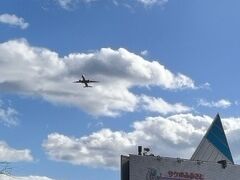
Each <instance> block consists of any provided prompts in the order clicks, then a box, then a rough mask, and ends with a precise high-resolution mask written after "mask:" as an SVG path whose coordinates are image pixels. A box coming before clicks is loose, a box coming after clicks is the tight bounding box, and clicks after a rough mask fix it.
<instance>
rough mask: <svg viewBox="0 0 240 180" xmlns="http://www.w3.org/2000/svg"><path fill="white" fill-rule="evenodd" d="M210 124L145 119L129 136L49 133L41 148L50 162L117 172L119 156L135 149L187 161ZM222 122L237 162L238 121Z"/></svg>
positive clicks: (187, 118)
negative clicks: (78, 136) (145, 148)
mask: <svg viewBox="0 0 240 180" xmlns="http://www.w3.org/2000/svg"><path fill="white" fill-rule="evenodd" d="M212 121H213V119H212V118H211V117H209V116H206V115H203V116H198V115H193V114H177V115H173V116H169V117H161V116H159V117H148V118H146V119H145V120H143V121H137V122H134V123H133V126H132V127H133V130H132V131H130V132H124V131H112V130H111V129H102V130H100V131H97V132H94V133H92V134H90V135H88V136H82V137H80V138H76V137H68V136H65V135H63V134H59V133H52V134H49V135H48V138H47V139H46V140H45V141H44V142H43V147H44V149H45V151H46V153H47V154H48V156H49V157H50V158H51V159H52V160H56V161H63V162H68V163H72V164H76V165H85V166H90V167H105V168H118V167H119V158H120V155H121V154H129V153H134V152H136V153H137V146H138V145H143V146H144V147H150V148H151V150H152V152H153V153H155V155H161V156H171V157H182V158H190V157H191V155H192V153H193V152H194V150H195V149H196V147H197V145H198V144H199V143H200V140H201V138H202V137H203V135H204V134H205V133H206V131H207V129H208V128H209V126H210V124H211V123H212ZM222 122H223V126H224V128H225V132H226V134H227V137H228V140H229V144H230V147H231V149H232V152H233V156H234V158H235V159H236V160H237V161H239V160H240V159H239V158H237V157H239V156H238V154H239V147H240V141H239V137H240V118H233V117H230V118H223V119H222ZM113 142H114V143H113Z"/></svg>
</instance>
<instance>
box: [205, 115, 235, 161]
mask: <svg viewBox="0 0 240 180" xmlns="http://www.w3.org/2000/svg"><path fill="white" fill-rule="evenodd" d="M205 137H206V139H207V140H208V141H209V142H211V143H212V144H213V145H214V146H215V148H217V149H218V150H219V151H220V152H221V153H222V154H223V155H224V156H226V157H227V158H228V159H229V160H230V161H231V162H232V163H233V164H234V162H233V158H232V154H231V151H230V148H229V146H228V142H227V138H226V135H225V133H224V129H223V126H222V122H221V119H220V116H219V114H217V115H216V117H215V119H214V121H213V123H212V125H211V126H210V128H209V129H208V132H207V134H206V136H205Z"/></svg>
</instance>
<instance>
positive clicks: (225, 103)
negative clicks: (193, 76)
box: [198, 99, 232, 108]
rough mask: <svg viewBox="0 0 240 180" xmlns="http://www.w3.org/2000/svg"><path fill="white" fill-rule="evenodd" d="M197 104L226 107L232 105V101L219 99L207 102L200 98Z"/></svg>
mask: <svg viewBox="0 0 240 180" xmlns="http://www.w3.org/2000/svg"><path fill="white" fill-rule="evenodd" d="M198 105H199V106H206V107H216V108H228V107H230V106H231V105H232V103H231V102H230V101H229V100H226V99H221V100H219V101H216V102H215V101H211V102H208V101H206V100H204V99H200V100H199V102H198Z"/></svg>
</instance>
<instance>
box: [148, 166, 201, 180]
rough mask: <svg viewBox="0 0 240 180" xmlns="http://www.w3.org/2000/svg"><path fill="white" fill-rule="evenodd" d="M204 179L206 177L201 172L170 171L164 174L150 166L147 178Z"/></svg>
mask: <svg viewBox="0 0 240 180" xmlns="http://www.w3.org/2000/svg"><path fill="white" fill-rule="evenodd" d="M167 179H169V180H204V177H203V175H202V174H200V173H193V172H177V171H168V172H167V175H165V176H163V175H162V173H160V172H159V171H157V170H156V169H154V168H148V171H147V174H146V180H167Z"/></svg>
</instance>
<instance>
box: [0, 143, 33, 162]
mask: <svg viewBox="0 0 240 180" xmlns="http://www.w3.org/2000/svg"><path fill="white" fill-rule="evenodd" d="M0 152H1V153H0V161H1V162H2V161H7V162H18V161H33V157H32V155H31V151H30V150H29V149H22V150H18V149H14V148H12V147H10V146H9V145H8V144H7V143H6V142H4V141H0Z"/></svg>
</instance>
